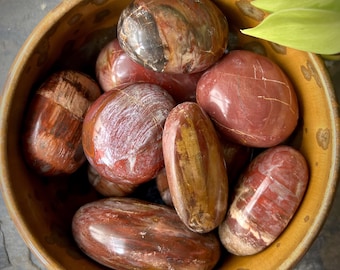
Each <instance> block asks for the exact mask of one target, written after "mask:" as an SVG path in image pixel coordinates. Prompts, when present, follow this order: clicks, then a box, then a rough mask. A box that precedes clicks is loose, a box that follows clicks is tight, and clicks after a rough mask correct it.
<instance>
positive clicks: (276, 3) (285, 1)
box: [251, 0, 340, 12]
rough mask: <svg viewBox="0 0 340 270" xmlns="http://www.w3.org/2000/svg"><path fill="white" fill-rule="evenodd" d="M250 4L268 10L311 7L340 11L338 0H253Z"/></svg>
mask: <svg viewBox="0 0 340 270" xmlns="http://www.w3.org/2000/svg"><path fill="white" fill-rule="evenodd" d="M251 4H252V5H253V6H255V7H257V8H259V9H262V10H265V11H268V12H276V11H280V10H284V9H291V8H313V9H325V10H331V11H339V12H340V1H339V0H254V1H252V2H251Z"/></svg>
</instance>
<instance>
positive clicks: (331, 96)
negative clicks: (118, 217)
mask: <svg viewBox="0 0 340 270" xmlns="http://www.w3.org/2000/svg"><path fill="white" fill-rule="evenodd" d="M83 1H84V0H73V1H62V2H61V3H60V4H58V5H57V6H56V7H55V8H53V9H52V10H51V11H49V12H48V13H47V14H46V15H45V17H44V18H43V19H42V20H41V21H40V22H39V23H38V24H37V26H36V27H35V28H34V29H33V31H32V32H31V34H30V35H29V36H28V38H27V39H26V41H25V42H24V43H23V45H22V46H21V48H20V50H19V52H18V54H17V55H16V57H15V59H14V61H13V63H12V65H11V67H10V69H9V72H8V74H7V78H6V81H5V84H4V88H3V92H2V93H3V94H2V99H1V105H0V190H1V192H2V196H3V199H4V202H5V205H6V207H7V210H8V213H9V215H10V217H11V219H12V220H13V222H14V224H15V226H16V229H17V230H18V232H19V234H20V236H21V237H22V239H23V240H24V242H25V243H26V245H27V246H28V248H29V249H30V250H31V251H32V252H33V253H34V255H35V256H36V257H37V258H38V259H39V260H40V261H41V262H42V263H43V264H44V265H45V266H46V267H48V268H50V269H60V264H58V262H57V261H55V259H54V258H53V257H52V256H51V254H48V253H46V252H45V251H44V250H43V252H41V251H39V250H38V249H37V248H36V247H37V246H39V249H42V247H40V245H39V243H38V242H37V241H36V239H35V238H34V237H33V235H32V234H31V232H29V230H28V229H27V224H26V222H25V219H23V218H22V217H21V216H17V215H16V214H15V213H17V212H19V207H18V205H16V202H15V200H14V196H13V194H14V191H13V190H12V188H11V183H10V181H9V179H8V175H9V169H8V167H9V166H8V159H7V156H8V155H7V147H6V146H7V141H8V136H9V135H8V134H7V127H8V126H9V125H10V123H9V121H8V118H9V114H8V112H9V111H10V110H9V109H8V108H9V107H10V106H11V105H12V102H13V101H12V100H13V92H14V89H15V88H16V86H17V84H18V79H19V78H20V76H21V74H23V73H24V67H23V66H22V65H20V63H22V62H25V61H26V60H27V59H28V58H29V55H30V54H31V53H33V50H34V48H35V47H36V46H37V44H38V43H39V42H40V38H39V37H40V36H41V33H43V32H44V31H45V29H46V28H47V29H51V28H52V27H53V24H54V22H55V21H57V20H60V19H61V18H63V16H65V11H66V10H70V9H73V8H74V7H76V6H77V5H79V4H81V3H82V2H83ZM114 1H117V0H114ZM308 54H309V57H310V59H311V60H312V61H313V64H315V66H317V67H320V69H318V70H317V72H318V73H319V74H322V76H320V78H321V80H322V81H321V83H322V85H323V87H324V89H325V92H324V93H325V95H326V96H327V102H328V104H329V108H330V109H331V110H330V114H331V117H332V121H331V123H332V127H331V128H332V136H331V140H332V145H334V147H333V149H332V159H333V163H332V170H331V172H332V174H331V175H330V176H329V179H328V181H327V187H326V191H327V192H326V196H325V197H324V199H323V200H322V202H321V203H320V211H319V212H318V215H317V216H316V217H315V219H314V220H313V223H311V226H310V228H309V230H308V231H307V234H306V236H305V237H304V239H303V241H301V242H300V243H299V245H298V246H297V248H296V249H295V250H294V251H292V254H291V256H290V257H289V258H287V259H286V260H285V262H284V263H283V264H282V265H281V266H280V267H281V268H283V269H286V268H290V267H292V266H293V265H295V264H297V262H298V261H299V260H300V259H301V258H302V257H303V256H304V255H305V253H306V252H307V250H308V249H306V248H305V247H306V246H308V247H310V244H311V243H312V242H313V241H314V240H315V238H316V237H317V236H318V234H319V232H320V230H321V228H322V226H323V224H324V223H325V221H326V217H327V215H328V213H329V211H330V209H331V206H332V203H333V201H334V197H335V192H336V189H337V185H338V178H339V170H340V168H339V164H340V124H339V123H340V120H339V119H340V118H339V106H338V102H337V98H336V95H335V91H334V88H333V84H332V82H331V79H330V77H329V74H328V72H327V70H326V68H325V65H324V62H323V61H322V60H321V58H320V57H319V56H318V55H315V54H312V53H308ZM14 71H15V72H14ZM13 82H16V83H13ZM307 236H308V237H307Z"/></svg>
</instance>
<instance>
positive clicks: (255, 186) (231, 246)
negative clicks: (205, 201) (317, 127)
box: [219, 146, 309, 255]
mask: <svg viewBox="0 0 340 270" xmlns="http://www.w3.org/2000/svg"><path fill="white" fill-rule="evenodd" d="M308 178H309V172H308V166H307V163H306V160H305V158H304V157H303V156H302V154H301V153H300V152H298V151H297V150H295V149H294V148H292V147H290V146H276V147H273V148H270V149H268V150H266V151H264V152H263V153H261V154H260V155H259V156H257V157H256V158H255V159H254V160H253V161H252V162H251V164H250V166H249V167H248V168H247V170H246V171H245V173H244V174H243V176H242V178H241V179H240V182H239V183H238V188H237V190H236V194H235V198H234V200H233V203H232V204H231V206H230V209H229V210H228V214H227V218H226V220H225V221H224V222H223V223H222V224H221V226H220V228H219V234H220V239H221V241H222V243H223V245H224V246H225V247H226V248H227V250H228V251H229V252H231V253H233V254H236V255H251V254H255V253H258V252H260V251H261V250H263V249H264V248H266V247H267V246H269V245H270V244H271V243H272V242H273V241H274V240H275V239H276V238H277V237H278V236H279V235H280V234H281V233H282V231H283V230H284V229H285V228H286V226H287V224H288V223H289V221H290V220H291V218H292V217H293V215H294V213H295V211H296V209H297V208H298V206H299V204H300V202H301V200H302V197H303V195H304V193H305V190H306V187H307V184H308Z"/></svg>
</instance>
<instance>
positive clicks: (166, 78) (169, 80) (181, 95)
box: [96, 39, 202, 102]
mask: <svg viewBox="0 0 340 270" xmlns="http://www.w3.org/2000/svg"><path fill="white" fill-rule="evenodd" d="M96 74H97V78H98V81H99V83H100V85H101V87H102V88H103V90H104V91H109V90H114V89H122V88H124V87H126V86H128V85H131V84H134V83H142V82H144V83H153V84H157V85H159V86H161V87H162V88H164V89H165V90H167V91H168V92H169V93H170V95H171V96H172V97H173V98H174V99H175V100H176V101H177V102H183V101H194V100H195V99H196V85H197V82H198V80H199V78H200V77H201V75H202V72H199V73H194V74H182V73H180V74H170V73H162V72H156V71H153V70H151V69H148V68H145V67H144V66H142V65H140V64H138V63H136V62H134V61H132V60H131V58H130V57H129V56H128V55H127V54H126V53H125V52H124V50H122V48H121V47H120V45H119V42H118V40H117V39H115V40H113V41H111V42H109V43H108V44H107V45H106V46H105V47H104V48H103V49H102V51H101V52H100V54H99V56H98V58H97V63H96Z"/></svg>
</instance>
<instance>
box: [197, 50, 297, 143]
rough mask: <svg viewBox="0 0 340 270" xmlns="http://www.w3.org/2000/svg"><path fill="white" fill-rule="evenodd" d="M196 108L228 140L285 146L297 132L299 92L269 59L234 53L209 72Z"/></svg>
mask: <svg viewBox="0 0 340 270" xmlns="http://www.w3.org/2000/svg"><path fill="white" fill-rule="evenodd" d="M196 94H197V102H198V103H199V104H200V105H201V106H202V107H203V109H204V110H205V111H206V112H207V113H208V114H209V115H210V116H211V117H212V119H213V120H214V121H215V123H216V125H217V127H218V128H219V130H220V131H221V133H222V134H224V136H226V138H227V139H229V140H232V141H234V142H237V143H240V144H244V145H247V146H254V147H270V146H274V145H277V144H279V143H281V142H283V141H284V140H285V139H287V138H288V137H289V135H290V134H291V133H292V132H293V131H294V129H295V127H296V124H297V120H298V116H299V113H298V103H297V97H296V94H295V91H294V88H293V86H292V84H291V82H290V80H289V78H288V77H287V76H286V75H285V73H284V72H283V71H282V70H281V68H280V67H279V66H278V65H276V64H275V63H274V62H273V61H271V60H270V59H269V58H267V57H265V56H262V55H258V54H255V53H253V52H250V51H237V50H236V51H231V52H230V53H229V54H227V55H225V56H224V58H223V59H222V60H221V61H220V62H218V63H217V64H216V65H215V66H213V67H212V68H210V69H209V70H208V71H206V72H205V73H204V74H203V75H202V77H201V79H200V80H199V82H198V85H197V93H196Z"/></svg>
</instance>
